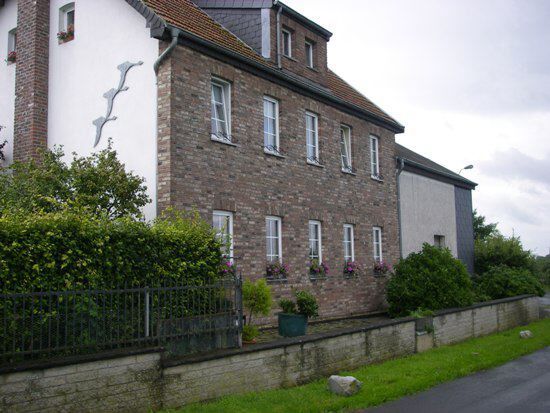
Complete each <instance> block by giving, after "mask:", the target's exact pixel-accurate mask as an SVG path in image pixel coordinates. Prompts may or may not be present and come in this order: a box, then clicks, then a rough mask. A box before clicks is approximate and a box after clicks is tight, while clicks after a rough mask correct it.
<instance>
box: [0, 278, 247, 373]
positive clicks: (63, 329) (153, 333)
mask: <svg viewBox="0 0 550 413" xmlns="http://www.w3.org/2000/svg"><path fill="white" fill-rule="evenodd" d="M241 287H242V285H241V280H240V278H238V277H230V278H227V279H223V280H220V281H217V282H215V283H211V284H207V285H185V284H175V283H171V284H164V285H162V286H161V287H154V288H149V287H139V288H132V287H128V288H127V287H123V288H117V289H109V290H92V289H89V290H79V291H47V292H32V293H13V294H0V333H1V334H0V364H2V365H6V364H9V363H13V362H17V361H23V360H29V359H40V358H52V357H59V356H67V355H77V354H84V353H94V352H101V351H104V350H111V349H120V348H129V347H155V346H162V347H164V348H165V349H166V350H167V351H168V352H170V353H173V354H189V353H195V352H201V351H208V350H213V349H218V348H229V347H238V346H240V332H241V331H242V289H241Z"/></svg>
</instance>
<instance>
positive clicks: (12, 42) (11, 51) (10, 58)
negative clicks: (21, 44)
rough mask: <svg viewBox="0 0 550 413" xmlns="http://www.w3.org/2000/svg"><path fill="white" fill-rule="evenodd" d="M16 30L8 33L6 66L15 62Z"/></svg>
mask: <svg viewBox="0 0 550 413" xmlns="http://www.w3.org/2000/svg"><path fill="white" fill-rule="evenodd" d="M16 47H17V29H11V30H10V31H9V32H8V55H7V59H6V60H7V62H8V64H11V63H15V62H16V60H17V52H16Z"/></svg>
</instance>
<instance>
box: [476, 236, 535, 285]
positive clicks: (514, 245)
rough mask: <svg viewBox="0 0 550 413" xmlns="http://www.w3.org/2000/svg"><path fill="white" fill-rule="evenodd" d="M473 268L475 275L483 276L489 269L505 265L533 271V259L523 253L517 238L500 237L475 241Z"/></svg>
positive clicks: (526, 252) (528, 254)
mask: <svg viewBox="0 0 550 413" xmlns="http://www.w3.org/2000/svg"><path fill="white" fill-rule="evenodd" d="M474 257H475V258H474V267H475V272H476V274H480V275H481V274H483V273H485V272H486V271H489V269H490V268H491V267H498V266H500V265H506V266H508V267H510V268H518V269H527V270H529V271H533V270H534V265H535V262H534V257H533V256H532V254H531V252H529V251H524V250H523V246H522V245H521V241H520V239H519V238H517V237H511V238H506V237H504V236H502V235H496V236H493V237H489V238H487V239H485V240H476V241H475V254H474Z"/></svg>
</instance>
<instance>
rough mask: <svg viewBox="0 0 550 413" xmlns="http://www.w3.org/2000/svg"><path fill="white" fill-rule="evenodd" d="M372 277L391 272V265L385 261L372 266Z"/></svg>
mask: <svg viewBox="0 0 550 413" xmlns="http://www.w3.org/2000/svg"><path fill="white" fill-rule="evenodd" d="M373 271H374V275H385V274H387V273H388V272H390V271H391V265H390V264H388V263H387V262H386V261H384V260H382V261H377V262H375V263H374V266H373Z"/></svg>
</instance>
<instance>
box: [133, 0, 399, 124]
mask: <svg viewBox="0 0 550 413" xmlns="http://www.w3.org/2000/svg"><path fill="white" fill-rule="evenodd" d="M126 1H127V2H128V3H129V4H131V5H132V6H133V7H134V8H135V9H136V10H138V11H139V12H140V13H141V14H142V15H143V16H144V17H145V18H146V19H147V22H148V25H149V26H150V27H151V28H153V29H156V30H157V32H155V35H156V34H157V33H158V29H159V27H160V26H162V25H164V26H166V25H170V26H173V27H176V28H178V29H180V30H183V31H185V32H187V33H189V34H190V35H192V36H196V37H197V38H200V39H202V40H205V41H206V42H207V43H209V44H212V45H213V46H216V47H218V48H221V49H222V50H225V51H227V52H228V54H230V55H232V56H238V57H239V58H244V59H246V61H247V63H254V64H255V65H257V66H258V67H262V68H263V70H268V71H269V72H270V73H271V74H273V75H275V76H280V77H284V78H285V79H292V76H288V75H287V74H285V73H284V72H283V71H281V70H280V69H278V68H277V66H276V65H275V64H274V63H273V62H271V61H269V60H267V59H265V58H264V57H263V56H262V55H260V54H259V53H257V52H256V51H255V50H254V49H252V48H251V47H250V46H248V45H247V44H246V43H244V42H243V41H242V40H241V39H239V38H238V37H237V36H235V35H234V34H233V33H231V32H230V31H229V30H227V29H225V28H224V27H223V26H222V25H220V24H219V23H218V22H216V21H215V20H214V19H212V17H210V16H209V15H208V14H207V13H206V12H205V11H203V10H201V9H200V8H199V7H198V6H197V5H196V4H194V3H193V1H191V0H126ZM284 7H286V6H284ZM327 76H328V89H326V88H323V87H322V86H320V85H317V86H312V85H308V83H307V82H301V83H302V85H301V87H305V88H306V89H307V90H308V92H312V93H315V94H321V95H324V96H326V97H327V98H329V99H331V101H333V102H336V103H337V104H340V105H344V106H345V107H349V108H350V109H351V110H353V111H357V112H358V113H362V114H365V116H366V117H368V118H369V120H371V119H372V120H371V121H373V122H375V123H377V122H378V123H379V124H382V125H384V126H385V127H387V128H389V129H391V130H393V131H394V132H396V133H402V132H403V131H404V127H403V125H401V124H400V123H399V122H397V121H396V120H395V119H393V118H392V117H391V116H390V115H388V114H387V113H386V112H384V111H383V110H382V109H380V108H379V107H378V106H376V105H375V104H374V103H373V102H372V101H370V100H369V99H368V98H366V97H365V96H364V95H362V94H361V93H359V92H358V91H357V90H356V89H354V88H353V87H351V86H350V85H349V84H348V83H346V82H345V81H344V80H342V78H340V77H339V76H338V75H336V74H335V73H334V72H332V71H330V70H329V72H328V75H327ZM295 78H296V77H294V79H295Z"/></svg>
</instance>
